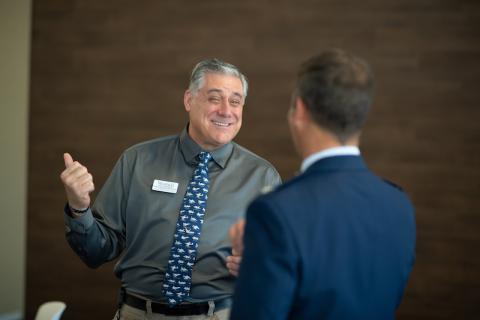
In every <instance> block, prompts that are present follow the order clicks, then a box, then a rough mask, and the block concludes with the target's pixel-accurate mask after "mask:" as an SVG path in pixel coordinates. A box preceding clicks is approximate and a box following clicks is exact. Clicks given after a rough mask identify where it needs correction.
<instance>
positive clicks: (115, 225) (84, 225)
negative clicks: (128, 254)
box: [64, 154, 129, 268]
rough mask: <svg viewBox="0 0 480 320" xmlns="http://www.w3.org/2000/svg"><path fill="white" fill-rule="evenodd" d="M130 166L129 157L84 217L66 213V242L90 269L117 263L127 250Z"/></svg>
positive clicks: (122, 159)
mask: <svg viewBox="0 0 480 320" xmlns="http://www.w3.org/2000/svg"><path fill="white" fill-rule="evenodd" d="M128 172H129V170H128V163H127V159H126V156H125V154H124V155H123V156H122V157H121V158H120V160H119V161H118V162H117V163H116V165H115V167H114V169H113V171H112V173H111V174H110V176H109V177H108V179H107V181H106V182H105V185H104V186H103V188H102V190H101V191H100V193H99V194H98V196H97V199H96V201H95V203H94V205H93V206H92V209H91V210H88V211H87V212H86V213H85V214H83V215H82V216H80V217H77V218H73V217H71V216H70V215H69V212H68V210H69V209H68V207H67V206H66V207H65V209H64V219H65V224H66V238H67V241H68V243H69V245H70V247H71V248H72V249H73V250H74V251H75V253H76V254H77V255H78V256H79V257H80V259H82V261H83V262H85V264H86V265H88V266H89V267H90V268H97V267H99V266H100V265H101V264H103V263H105V262H107V261H110V260H113V259H115V258H116V257H117V256H118V255H119V254H120V253H121V252H122V251H123V249H124V247H125V204H126V198H127V190H128V189H127V188H126V186H127V185H128V183H127V181H126V180H127V179H128V176H129V175H128Z"/></svg>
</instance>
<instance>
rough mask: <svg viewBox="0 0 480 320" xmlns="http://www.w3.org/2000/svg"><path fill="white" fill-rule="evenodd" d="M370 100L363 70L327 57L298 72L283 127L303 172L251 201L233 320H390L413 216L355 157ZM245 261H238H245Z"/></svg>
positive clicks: (344, 57) (238, 243)
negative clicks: (289, 137)
mask: <svg viewBox="0 0 480 320" xmlns="http://www.w3.org/2000/svg"><path fill="white" fill-rule="evenodd" d="M372 96H373V75H372V72H371V70H370V67H369V66H368V65H367V63H366V62H364V61H363V60H361V59H360V58H358V57H355V56H353V55H351V54H349V53H346V52H344V51H341V50H330V51H326V52H324V53H322V54H320V55H317V56H315V57H313V58H311V59H310V60H308V61H307V62H305V63H304V64H303V65H302V66H301V68H300V71H299V73H298V78H297V82H296V88H295V91H294V94H293V100H292V105H291V108H290V110H289V114H288V123H289V126H290V130H291V135H292V138H293V142H294V144H295V147H296V149H297V151H298V153H299V154H300V156H301V157H302V159H303V163H302V166H301V174H300V175H298V176H297V177H295V178H294V179H292V180H290V181H289V182H287V183H285V184H283V185H282V186H280V187H278V188H277V189H276V190H274V191H272V192H270V193H268V194H265V195H262V196H260V197H259V198H257V199H256V200H255V201H253V203H251V205H250V206H249V208H248V212H247V218H246V225H245V230H244V235H243V244H242V234H243V224H242V222H240V223H239V224H237V225H235V226H234V227H232V229H231V237H232V240H233V245H234V254H236V255H237V258H238V259H240V256H241V257H242V262H241V266H240V271H239V273H240V274H239V278H238V280H237V285H236V292H235V295H234V303H233V309H232V313H231V319H233V320H245V319H249V320H255V319H268V320H282V319H295V320H301V319H336V320H341V319H349V320H352V319H368V320H372V319H382V320H385V319H394V318H395V311H396V309H397V308H398V306H399V304H400V301H401V299H402V296H403V292H404V289H405V286H406V284H407V281H408V278H409V275H410V272H411V269H412V266H413V263H414V260H415V218H414V209H413V207H412V204H411V202H410V200H409V199H408V197H407V195H406V194H405V193H404V192H403V191H402V190H401V189H400V188H399V187H397V186H395V185H393V184H391V183H388V182H386V181H384V180H382V179H381V178H379V177H377V176H376V175H374V174H373V173H372V172H371V171H370V170H369V169H368V168H367V166H366V165H365V163H364V161H363V159H362V157H361V155H360V151H359V149H358V144H359V137H360V132H361V129H362V126H363V124H364V122H365V119H366V117H367V113H368V110H369V108H370V105H371V102H372ZM242 253H243V255H242Z"/></svg>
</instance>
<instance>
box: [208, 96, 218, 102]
mask: <svg viewBox="0 0 480 320" xmlns="http://www.w3.org/2000/svg"><path fill="white" fill-rule="evenodd" d="M208 101H210V102H211V103H220V98H218V97H210V98H208Z"/></svg>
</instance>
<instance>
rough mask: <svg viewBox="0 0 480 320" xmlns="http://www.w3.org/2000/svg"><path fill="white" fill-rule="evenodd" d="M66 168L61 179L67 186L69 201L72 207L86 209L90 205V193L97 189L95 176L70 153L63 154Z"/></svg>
mask: <svg viewBox="0 0 480 320" xmlns="http://www.w3.org/2000/svg"><path fill="white" fill-rule="evenodd" d="M63 160H64V161H65V170H63V172H62V173H61V174H60V179H61V180H62V182H63V185H64V186H65V192H66V194H67V201H68V204H69V206H70V207H71V208H73V209H77V210H84V209H87V208H88V207H89V206H90V193H91V192H92V191H93V190H95V186H94V184H93V177H92V175H91V174H90V173H89V172H88V170H87V168H86V167H85V166H83V165H81V164H80V163H79V162H78V161H73V158H72V156H71V155H70V154H69V153H64V154H63Z"/></svg>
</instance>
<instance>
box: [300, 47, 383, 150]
mask: <svg viewBox="0 0 480 320" xmlns="http://www.w3.org/2000/svg"><path fill="white" fill-rule="evenodd" d="M297 77H298V78H297V87H296V95H297V96H299V97H300V98H301V99H302V100H303V102H304V103H305V105H306V107H307V108H308V110H309V112H310V113H311V115H312V118H313V120H314V121H315V123H316V124H317V125H318V126H320V127H322V128H323V129H326V130H328V131H329V132H331V133H333V134H334V135H335V136H336V137H337V138H338V139H339V141H340V142H341V143H344V142H345V141H346V140H348V139H349V138H351V137H352V136H354V135H356V134H359V133H360V130H361V129H362V127H363V124H364V123H365V120H366V118H367V114H368V110H369V109H370V105H371V104H372V100H373V83H374V80H373V74H372V71H371V69H370V67H369V65H368V64H367V63H366V62H365V61H364V60H362V59H360V58H358V57H355V56H354V55H352V54H349V53H347V52H345V51H342V50H338V49H334V50H328V51H325V52H323V53H321V54H319V55H317V56H314V57H312V58H310V59H309V60H307V61H306V62H305V63H303V64H302V66H301V67H300V71H299V72H298V75H297Z"/></svg>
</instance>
